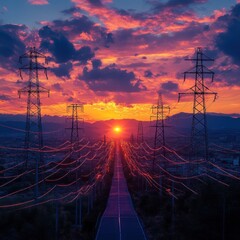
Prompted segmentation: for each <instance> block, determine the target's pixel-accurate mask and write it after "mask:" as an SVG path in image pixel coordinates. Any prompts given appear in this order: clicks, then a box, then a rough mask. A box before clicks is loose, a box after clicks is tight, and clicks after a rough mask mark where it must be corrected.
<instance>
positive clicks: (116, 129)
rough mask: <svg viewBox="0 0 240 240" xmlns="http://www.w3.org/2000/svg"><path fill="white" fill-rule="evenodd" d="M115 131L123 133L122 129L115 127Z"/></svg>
mask: <svg viewBox="0 0 240 240" xmlns="http://www.w3.org/2000/svg"><path fill="white" fill-rule="evenodd" d="M113 130H114V132H115V133H120V132H121V131H122V129H121V127H114V129H113Z"/></svg>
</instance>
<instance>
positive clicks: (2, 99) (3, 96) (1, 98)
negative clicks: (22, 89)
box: [0, 94, 11, 101]
mask: <svg viewBox="0 0 240 240" xmlns="http://www.w3.org/2000/svg"><path fill="white" fill-rule="evenodd" d="M9 100H11V97H10V96H7V95H4V94H1V95H0V101H9Z"/></svg>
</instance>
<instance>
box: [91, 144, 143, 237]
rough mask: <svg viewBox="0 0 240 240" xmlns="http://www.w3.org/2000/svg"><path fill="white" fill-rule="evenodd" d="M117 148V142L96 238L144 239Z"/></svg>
mask: <svg viewBox="0 0 240 240" xmlns="http://www.w3.org/2000/svg"><path fill="white" fill-rule="evenodd" d="M119 148H120V147H119V143H117V146H116V155H115V157H116V159H115V165H114V176H113V180H112V186H111V190H110V194H109V198H108V203H107V207H106V209H105V211H104V214H103V216H102V218H101V221H100V224H99V228H98V232H97V235H96V240H108V239H109V240H146V236H145V233H144V231H143V228H142V225H141V224H140V221H139V219H138V216H137V214H136V212H135V210H134V208H133V204H132V199H131V196H130V194H129V192H128V188H127V183H126V179H125V177H124V174H123V166H122V163H121V156H120V149H119Z"/></svg>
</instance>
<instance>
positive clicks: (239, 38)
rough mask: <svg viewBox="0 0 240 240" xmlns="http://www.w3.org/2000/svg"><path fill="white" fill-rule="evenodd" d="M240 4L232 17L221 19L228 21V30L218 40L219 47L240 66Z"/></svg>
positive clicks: (233, 11) (232, 13)
mask: <svg viewBox="0 0 240 240" xmlns="http://www.w3.org/2000/svg"><path fill="white" fill-rule="evenodd" d="M239 16H240V4H237V5H236V6H235V7H234V8H233V9H232V11H231V14H230V15H226V16H225V17H222V18H220V20H219V21H222V20H223V19H224V20H225V21H227V29H226V31H225V32H222V33H220V34H219V35H218V36H217V38H216V45H217V47H218V48H219V49H220V50H221V51H223V52H224V53H225V54H226V55H228V56H230V57H232V59H233V61H234V63H236V64H240V48H239V42H240V18H239Z"/></svg>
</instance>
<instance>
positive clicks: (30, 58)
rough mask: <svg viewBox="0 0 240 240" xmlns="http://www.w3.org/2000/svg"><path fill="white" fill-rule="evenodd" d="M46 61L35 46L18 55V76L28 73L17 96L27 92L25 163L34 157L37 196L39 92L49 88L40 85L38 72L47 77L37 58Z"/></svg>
mask: <svg viewBox="0 0 240 240" xmlns="http://www.w3.org/2000/svg"><path fill="white" fill-rule="evenodd" d="M40 59H41V60H42V61H43V62H44V63H47V61H46V57H45V56H44V55H43V54H41V53H40V52H38V51H37V50H36V48H35V47H32V48H30V50H28V51H27V52H26V53H25V54H23V55H22V56H20V57H19V62H20V64H22V66H21V67H20V68H19V71H20V77H21V78H22V79H23V77H22V72H23V71H24V72H26V73H28V83H27V86H26V87H24V88H22V89H20V90H19V91H18V94H19V98H20V97H21V94H22V93H26V94H27V114H26V131H25V146H24V148H25V150H26V156H25V157H26V159H25V165H26V168H27V166H28V162H29V160H30V156H31V160H32V159H35V182H36V185H35V197H37V196H38V177H39V176H38V172H39V164H41V163H43V154H42V152H41V149H42V147H43V136H42V119H41V102H40V93H47V94H48V96H49V90H47V89H46V88H44V87H41V86H40V83H39V72H40V71H44V73H45V76H46V78H47V79H48V77H47V68H46V67H44V66H43V65H42V64H41V63H40V62H39V60H40ZM33 148H34V149H37V150H39V151H38V152H34V153H33V152H32V151H31V149H33Z"/></svg>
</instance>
